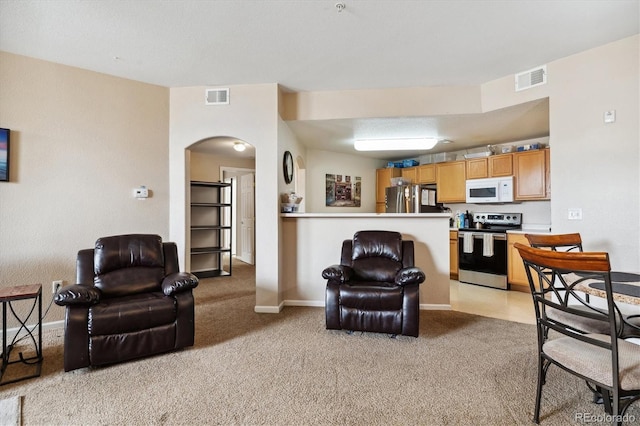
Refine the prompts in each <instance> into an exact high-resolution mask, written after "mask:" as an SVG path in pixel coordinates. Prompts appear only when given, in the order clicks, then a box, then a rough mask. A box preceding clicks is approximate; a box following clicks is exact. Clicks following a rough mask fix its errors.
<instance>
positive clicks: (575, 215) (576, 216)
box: [567, 208, 582, 220]
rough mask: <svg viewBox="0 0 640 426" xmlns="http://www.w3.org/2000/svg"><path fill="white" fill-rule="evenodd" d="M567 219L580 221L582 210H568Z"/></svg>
mask: <svg viewBox="0 0 640 426" xmlns="http://www.w3.org/2000/svg"><path fill="white" fill-rule="evenodd" d="M567 219H569V220H582V209H580V208H577V209H569V214H568V215H567Z"/></svg>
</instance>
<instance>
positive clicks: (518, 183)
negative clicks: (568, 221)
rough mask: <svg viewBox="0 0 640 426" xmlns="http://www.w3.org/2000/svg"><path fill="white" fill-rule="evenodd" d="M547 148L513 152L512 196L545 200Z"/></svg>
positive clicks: (546, 196)
mask: <svg viewBox="0 0 640 426" xmlns="http://www.w3.org/2000/svg"><path fill="white" fill-rule="evenodd" d="M548 151H549V150H548V149H539V150H535V151H525V152H518V153H515V154H513V168H514V176H515V190H514V192H515V194H514V198H515V199H516V200H519V201H523V200H546V199H548V195H547V192H548V190H547V163H548V161H547V159H546V158H547V156H548V155H549V153H548Z"/></svg>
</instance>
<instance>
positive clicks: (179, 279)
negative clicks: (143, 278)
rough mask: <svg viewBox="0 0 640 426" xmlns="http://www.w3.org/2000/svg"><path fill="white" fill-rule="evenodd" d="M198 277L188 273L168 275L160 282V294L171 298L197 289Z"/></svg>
mask: <svg viewBox="0 0 640 426" xmlns="http://www.w3.org/2000/svg"><path fill="white" fill-rule="evenodd" d="M199 282H200V281H199V280H198V277H196V276H195V275H193V274H190V273H188V272H176V273H175V274H169V275H167V276H166V277H164V279H163V280H162V292H163V293H164V294H165V296H173V295H174V294H176V293H180V292H183V291H186V290H190V289H193V288H196V287H198V283H199Z"/></svg>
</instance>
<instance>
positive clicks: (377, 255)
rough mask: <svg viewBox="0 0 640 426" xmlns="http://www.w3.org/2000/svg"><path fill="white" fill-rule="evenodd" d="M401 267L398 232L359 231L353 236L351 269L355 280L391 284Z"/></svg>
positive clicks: (400, 236) (400, 237)
mask: <svg viewBox="0 0 640 426" xmlns="http://www.w3.org/2000/svg"><path fill="white" fill-rule="evenodd" d="M402 266H403V265H402V235H401V234H400V233H399V232H392V231H359V232H356V234H355V235H354V236H353V244H352V252H351V267H352V268H353V270H354V273H355V275H356V278H357V279H359V280H367V281H385V282H393V281H394V280H395V276H396V274H397V273H398V271H399V270H400V269H402Z"/></svg>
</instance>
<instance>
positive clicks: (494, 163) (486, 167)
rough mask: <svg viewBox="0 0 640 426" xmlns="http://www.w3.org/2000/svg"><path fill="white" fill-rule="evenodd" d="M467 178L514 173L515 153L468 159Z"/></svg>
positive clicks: (501, 175)
mask: <svg viewBox="0 0 640 426" xmlns="http://www.w3.org/2000/svg"><path fill="white" fill-rule="evenodd" d="M466 169H467V179H483V178H491V177H503V176H512V175H513V154H500V155H492V156H490V157H485V158H472V159H470V160H466Z"/></svg>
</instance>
